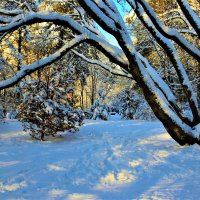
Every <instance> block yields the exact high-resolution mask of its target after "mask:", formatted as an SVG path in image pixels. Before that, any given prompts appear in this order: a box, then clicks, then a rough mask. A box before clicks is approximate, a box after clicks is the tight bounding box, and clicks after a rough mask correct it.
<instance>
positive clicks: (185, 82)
mask: <svg viewBox="0 0 200 200" xmlns="http://www.w3.org/2000/svg"><path fill="white" fill-rule="evenodd" d="M135 12H136V14H137V16H138V18H139V19H140V20H141V21H142V22H143V24H144V25H145V27H146V28H147V29H148V30H149V32H150V33H151V34H152V36H153V37H154V38H155V39H156V41H157V42H158V44H160V46H161V47H162V48H163V50H164V51H165V52H166V54H167V55H168V57H169V59H170V60H171V62H172V63H173V66H174V68H175V70H176V72H177V75H178V77H179V81H180V83H181V84H182V86H183V88H184V90H185V92H186V94H187V97H188V101H189V103H190V107H191V110H192V112H193V114H194V116H196V117H197V118H198V119H199V118H200V112H199V109H198V103H197V98H196V96H195V95H194V91H193V88H192V86H191V84H190V81H189V79H188V76H187V73H186V71H185V69H184V67H183V65H182V63H181V61H180V59H179V57H178V55H177V51H176V49H175V47H174V45H173V43H172V42H171V41H170V40H169V39H167V38H166V37H164V36H163V35H162V34H161V33H160V32H159V31H158V30H157V29H156V27H155V26H154V24H153V23H152V21H151V20H150V18H149V17H148V15H146V13H145V12H144V10H143V8H142V6H141V5H140V4H139V3H136V9H135ZM196 117H195V118H194V121H197V119H196Z"/></svg>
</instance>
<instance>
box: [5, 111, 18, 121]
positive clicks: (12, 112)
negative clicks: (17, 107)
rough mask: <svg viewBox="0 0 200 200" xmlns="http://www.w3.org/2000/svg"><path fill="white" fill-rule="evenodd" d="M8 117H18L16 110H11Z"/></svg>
mask: <svg viewBox="0 0 200 200" xmlns="http://www.w3.org/2000/svg"><path fill="white" fill-rule="evenodd" d="M6 118H8V119H17V112H16V111H14V110H11V111H10V112H8V113H7V114H6Z"/></svg>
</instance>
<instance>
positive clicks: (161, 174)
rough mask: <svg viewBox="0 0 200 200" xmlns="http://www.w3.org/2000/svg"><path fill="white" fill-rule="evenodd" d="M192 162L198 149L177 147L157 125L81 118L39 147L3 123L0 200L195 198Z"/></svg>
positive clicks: (196, 171) (197, 175)
mask: <svg viewBox="0 0 200 200" xmlns="http://www.w3.org/2000/svg"><path fill="white" fill-rule="evenodd" d="M198 128H199V127H198ZM199 160H200V155H199V146H197V145H193V146H189V147H180V146H178V145H177V144H176V143H175V142H174V141H173V140H172V139H171V138H170V136H169V135H168V134H167V133H166V130H165V129H164V128H163V126H162V124H161V123H160V122H157V121H154V122H146V121H136V120H135V121H133V120H129V121H128V120H121V119H120V117H119V116H117V115H115V116H112V119H111V120H110V121H100V120H99V121H98V120H97V121H93V120H87V121H85V125H84V126H83V127H81V129H80V132H78V133H76V134H72V133H66V134H62V135H61V136H57V137H55V138H52V139H51V140H50V141H45V142H40V141H35V140H32V139H31V138H30V136H29V135H28V134H27V133H25V132H23V131H22V127H21V124H20V123H19V122H17V121H15V120H7V121H6V123H2V124H0V199H1V200H4V199H68V200H75V199H92V200H94V199H106V200H112V199H115V200H117V199H123V200H128V199H199V194H200V186H199V178H200V171H199Z"/></svg>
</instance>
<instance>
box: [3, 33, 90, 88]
mask: <svg viewBox="0 0 200 200" xmlns="http://www.w3.org/2000/svg"><path fill="white" fill-rule="evenodd" d="M86 39H87V36H86V35H85V34H83V35H80V36H77V37H76V38H74V39H72V40H71V41H70V42H68V43H67V44H65V45H64V46H63V47H62V48H61V49H59V50H58V51H56V52H55V53H54V54H52V55H50V56H48V57H46V58H43V59H40V60H38V61H36V62H34V63H32V64H30V65H24V66H23V68H22V69H21V70H20V71H18V72H17V73H16V74H15V75H14V76H13V77H12V78H10V79H7V80H3V81H0V90H2V89H4V88H8V87H10V86H13V85H15V84H16V83H18V82H19V81H20V80H22V79H23V78H24V77H25V76H27V75H30V74H31V73H33V72H35V71H37V70H39V69H41V68H43V67H45V66H48V65H50V64H52V63H54V62H55V61H57V60H58V59H60V58H61V57H63V56H64V55H65V54H66V53H67V52H68V51H70V50H71V49H72V48H74V47H75V46H77V45H79V44H80V43H82V42H84V41H85V40H86Z"/></svg>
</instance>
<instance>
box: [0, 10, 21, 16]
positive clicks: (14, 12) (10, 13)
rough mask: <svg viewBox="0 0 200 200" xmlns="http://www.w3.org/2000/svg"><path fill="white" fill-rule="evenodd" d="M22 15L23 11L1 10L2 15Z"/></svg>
mask: <svg viewBox="0 0 200 200" xmlns="http://www.w3.org/2000/svg"><path fill="white" fill-rule="evenodd" d="M22 13H23V10H5V9H1V8H0V15H7V16H16V15H19V14H22Z"/></svg>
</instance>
